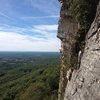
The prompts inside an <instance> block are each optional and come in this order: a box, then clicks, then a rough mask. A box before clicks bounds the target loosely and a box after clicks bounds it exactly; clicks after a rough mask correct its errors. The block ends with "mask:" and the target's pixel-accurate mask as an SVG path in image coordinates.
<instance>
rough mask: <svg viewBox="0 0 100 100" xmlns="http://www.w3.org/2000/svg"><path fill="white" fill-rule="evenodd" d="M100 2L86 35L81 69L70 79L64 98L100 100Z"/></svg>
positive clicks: (75, 71)
mask: <svg viewBox="0 0 100 100" xmlns="http://www.w3.org/2000/svg"><path fill="white" fill-rule="evenodd" d="M99 24H100V3H99V5H98V8H97V14H96V17H95V20H94V22H93V23H92V25H91V28H90V30H89V32H88V34H87V36H86V45H85V49H84V53H83V56H82V59H81V63H80V68H79V70H74V71H73V73H72V77H71V80H70V81H68V83H67V86H66V90H65V96H64V100H100V25H99Z"/></svg>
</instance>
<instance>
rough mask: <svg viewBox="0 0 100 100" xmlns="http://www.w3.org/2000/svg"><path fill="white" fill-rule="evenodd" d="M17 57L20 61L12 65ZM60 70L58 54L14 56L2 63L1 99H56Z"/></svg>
mask: <svg viewBox="0 0 100 100" xmlns="http://www.w3.org/2000/svg"><path fill="white" fill-rule="evenodd" d="M16 59H17V60H19V61H17V62H15V64H14V65H13V66H10V65H11V64H12V62H14V61H16ZM23 59H24V60H23ZM25 59H26V61H25ZM7 60H8V59H7ZM1 61H2V60H1ZM4 65H5V66H4ZM8 67H9V68H8ZM59 70H60V68H59V58H58V56H53V57H50V58H49V57H48V56H47V57H45V58H43V57H39V58H38V57H36V58H34V57H33V58H31V59H30V58H27V57H26V58H21V59H18V58H13V61H12V60H11V62H7V61H6V64H5V63H3V64H0V71H1V72H2V73H4V74H3V75H2V74H1V76H0V100H56V99H57V91H58V84H59Z"/></svg>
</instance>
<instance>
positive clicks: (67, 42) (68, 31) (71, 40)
mask: <svg viewBox="0 0 100 100" xmlns="http://www.w3.org/2000/svg"><path fill="white" fill-rule="evenodd" d="M60 3H61V12H60V20H59V27H58V35H57V37H58V38H60V39H61V50H60V52H61V70H60V83H59V92H58V100H62V99H63V97H64V92H65V87H66V84H67V81H68V80H67V78H68V79H69V78H70V75H71V72H72V70H73V66H75V63H76V62H77V59H76V58H77V54H76V53H75V52H76V51H75V44H76V33H77V30H78V23H77V22H76V21H74V20H73V19H72V17H71V16H69V15H67V6H66V5H67V0H62V1H61V2H60ZM70 67H72V69H69V68H70ZM67 71H69V75H68V77H66V72H67Z"/></svg>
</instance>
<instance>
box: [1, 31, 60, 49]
mask: <svg viewBox="0 0 100 100" xmlns="http://www.w3.org/2000/svg"><path fill="white" fill-rule="evenodd" d="M59 47H60V42H59V41H58V39H57V38H49V39H47V40H46V39H43V38H37V37H34V36H29V35H21V34H18V33H14V32H2V31H1V32H0V51H59Z"/></svg>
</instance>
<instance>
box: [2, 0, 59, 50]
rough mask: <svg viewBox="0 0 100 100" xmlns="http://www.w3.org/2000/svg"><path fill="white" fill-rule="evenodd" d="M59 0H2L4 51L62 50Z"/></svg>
mask: <svg viewBox="0 0 100 100" xmlns="http://www.w3.org/2000/svg"><path fill="white" fill-rule="evenodd" d="M59 9H60V5H59V2H58V0H0V51H59V47H60V41H59V40H58V39H57V38H56V34H57V27H58V26H57V24H58V19H59V11H60V10H59Z"/></svg>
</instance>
